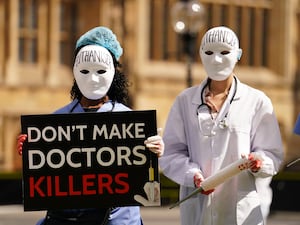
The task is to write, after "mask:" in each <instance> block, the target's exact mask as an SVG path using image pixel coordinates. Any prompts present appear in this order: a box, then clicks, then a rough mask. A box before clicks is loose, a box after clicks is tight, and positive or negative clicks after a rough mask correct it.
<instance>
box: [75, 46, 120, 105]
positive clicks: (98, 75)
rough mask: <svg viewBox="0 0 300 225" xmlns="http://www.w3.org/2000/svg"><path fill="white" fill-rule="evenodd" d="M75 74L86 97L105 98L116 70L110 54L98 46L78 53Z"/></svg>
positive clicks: (93, 98)
mask: <svg viewBox="0 0 300 225" xmlns="http://www.w3.org/2000/svg"><path fill="white" fill-rule="evenodd" d="M73 73H74V77H75V80H76V83H77V85H78V88H79V90H80V91H81V93H82V94H83V96H84V97H86V98H88V99H92V100H97V99H100V98H102V97H104V96H105V95H106V94H107V92H108V90H109V88H110V86H111V83H112V81H113V78H114V74H115V68H114V63H113V58H112V56H111V54H110V52H109V51H108V50H107V49H106V48H103V47H101V46H98V45H87V46H85V47H83V48H82V49H80V51H79V52H78V54H77V56H76V59H75V63H74V66H73Z"/></svg>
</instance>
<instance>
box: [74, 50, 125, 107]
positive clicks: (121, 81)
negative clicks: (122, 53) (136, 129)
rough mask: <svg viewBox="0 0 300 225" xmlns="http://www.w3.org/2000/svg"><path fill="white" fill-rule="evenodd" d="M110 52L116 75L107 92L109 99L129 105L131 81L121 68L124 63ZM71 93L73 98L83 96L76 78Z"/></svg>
mask: <svg viewBox="0 0 300 225" xmlns="http://www.w3.org/2000/svg"><path fill="white" fill-rule="evenodd" d="M82 47H84V46H82ZM82 47H81V48H82ZM81 48H79V49H76V50H75V53H74V59H75V58H76V55H77V54H78V52H79V50H80V49H81ZM109 52H110V51H109ZM110 54H111V55H112V58H113V62H114V67H115V75H114V78H113V81H112V84H111V86H110V88H109V90H108V92H107V95H108V97H109V99H110V100H112V101H113V102H119V103H123V104H125V105H127V104H128V102H129V81H128V78H127V76H125V75H124V74H123V73H122V72H121V70H120V68H121V67H122V65H121V64H120V63H119V62H118V61H117V60H116V58H115V56H114V55H113V54H112V53H111V52H110ZM70 94H71V99H72V100H74V99H78V100H80V99H81V98H82V93H81V91H80V90H79V88H78V85H77V83H76V80H75V79H74V82H73V86H72V88H71V91H70Z"/></svg>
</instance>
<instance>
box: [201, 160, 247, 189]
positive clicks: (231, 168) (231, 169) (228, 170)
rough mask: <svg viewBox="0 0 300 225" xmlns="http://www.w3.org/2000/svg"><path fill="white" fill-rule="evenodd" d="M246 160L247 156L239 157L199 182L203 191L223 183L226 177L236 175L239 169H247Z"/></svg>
mask: <svg viewBox="0 0 300 225" xmlns="http://www.w3.org/2000/svg"><path fill="white" fill-rule="evenodd" d="M247 162H248V159H247V158H241V159H239V160H237V161H235V162H234V163H232V164H230V165H228V166H226V167H224V168H223V169H221V170H220V171H218V172H217V173H216V174H214V175H212V176H210V177H208V178H206V179H205V180H204V181H203V182H201V187H202V189H203V190H204V191H208V190H211V189H214V188H215V187H217V186H218V185H220V184H222V183H224V182H225V181H226V180H227V179H229V178H231V177H233V176H235V175H237V174H238V173H240V172H241V171H243V170H245V169H247V166H246V163H247Z"/></svg>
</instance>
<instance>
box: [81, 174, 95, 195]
mask: <svg viewBox="0 0 300 225" xmlns="http://www.w3.org/2000/svg"><path fill="white" fill-rule="evenodd" d="M95 178H96V175H95V174H86V175H83V176H82V188H83V194H84V195H95V194H96V190H89V187H95V181H91V180H92V179H93V180H94V179H95Z"/></svg>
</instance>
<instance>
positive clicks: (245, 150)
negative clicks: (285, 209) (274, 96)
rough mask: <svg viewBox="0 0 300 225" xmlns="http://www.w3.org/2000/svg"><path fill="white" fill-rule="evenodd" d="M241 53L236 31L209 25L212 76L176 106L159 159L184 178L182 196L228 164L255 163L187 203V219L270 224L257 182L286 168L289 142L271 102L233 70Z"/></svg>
mask: <svg viewBox="0 0 300 225" xmlns="http://www.w3.org/2000/svg"><path fill="white" fill-rule="evenodd" d="M241 54H242V50H241V49H240V48H239V40H238V38H237V36H236V34H235V33H234V32H233V31H232V30H231V29H229V28H227V27H224V26H221V27H214V28H212V29H210V30H208V31H207V32H206V33H205V35H204V36H203V38H202V41H201V46H200V57H201V60H202V63H203V66H204V69H205V71H206V73H207V78H206V79H205V80H203V81H202V83H201V84H200V85H198V86H194V87H191V88H188V89H186V90H184V91H183V92H182V93H180V94H179V95H178V96H177V97H176V100H175V102H174V104H173V106H172V108H171V110H170V112H169V116H168V119H167V122H166V126H165V131H164V135H163V140H164V144H165V151H164V155H163V156H162V157H160V159H159V163H160V167H161V169H162V171H163V173H164V175H166V176H167V177H168V178H170V179H172V180H173V181H174V182H176V183H178V184H180V196H179V197H180V199H182V198H184V197H185V196H187V195H188V194H189V193H191V192H192V191H193V190H195V187H199V186H201V182H203V181H204V180H205V178H207V177H209V176H211V175H214V174H216V173H217V172H218V171H220V170H221V169H222V168H224V167H226V166H227V165H230V164H231V163H233V162H235V161H237V160H239V159H240V158H242V157H248V160H249V163H247V168H248V169H246V170H244V171H243V172H240V173H239V174H238V175H236V176H233V177H232V178H230V179H227V180H226V181H225V182H224V183H222V184H220V185H219V186H217V187H215V188H214V189H213V190H207V191H205V192H204V191H202V192H201V193H199V194H197V195H194V196H193V197H191V198H189V199H188V200H186V201H184V202H182V203H181V204H180V213H181V224H182V225H224V224H230V225H259V224H264V221H263V215H262V211H261V206H260V199H259V196H258V193H257V190H256V185H255V180H256V178H258V177H260V178H264V177H271V176H273V175H275V174H276V173H277V172H278V171H279V169H280V166H281V163H282V160H283V145H282V141H281V135H280V130H279V126H278V121H277V119H276V117H275V113H274V109H273V106H272V103H271V100H270V99H269V98H268V97H267V96H266V95H265V94H264V93H263V92H261V91H259V90H257V89H254V88H252V87H250V86H248V85H246V84H243V83H242V82H240V81H239V79H238V78H237V77H236V75H235V74H234V71H233V70H234V67H235V65H236V63H237V61H238V60H239V59H240V57H241Z"/></svg>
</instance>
